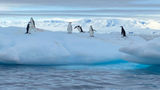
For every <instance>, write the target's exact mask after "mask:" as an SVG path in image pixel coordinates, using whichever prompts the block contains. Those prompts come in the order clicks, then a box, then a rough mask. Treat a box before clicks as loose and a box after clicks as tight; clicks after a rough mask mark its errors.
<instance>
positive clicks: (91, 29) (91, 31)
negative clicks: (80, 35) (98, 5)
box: [89, 25, 96, 37]
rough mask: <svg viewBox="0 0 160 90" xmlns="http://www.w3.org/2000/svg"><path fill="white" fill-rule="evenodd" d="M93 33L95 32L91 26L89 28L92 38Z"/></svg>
mask: <svg viewBox="0 0 160 90" xmlns="http://www.w3.org/2000/svg"><path fill="white" fill-rule="evenodd" d="M94 31H96V30H94V29H93V27H92V25H91V26H90V28H89V33H90V37H94Z"/></svg>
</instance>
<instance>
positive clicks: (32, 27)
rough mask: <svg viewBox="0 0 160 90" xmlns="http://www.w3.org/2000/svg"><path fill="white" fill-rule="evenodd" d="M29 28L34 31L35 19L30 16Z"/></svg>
mask: <svg viewBox="0 0 160 90" xmlns="http://www.w3.org/2000/svg"><path fill="white" fill-rule="evenodd" d="M30 23H31V24H30V29H32V30H34V31H36V25H35V21H34V20H33V18H32V17H31V19H30Z"/></svg>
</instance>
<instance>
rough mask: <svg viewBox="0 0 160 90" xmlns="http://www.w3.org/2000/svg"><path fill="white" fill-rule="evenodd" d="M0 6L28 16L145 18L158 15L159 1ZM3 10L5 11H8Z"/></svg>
mask: <svg viewBox="0 0 160 90" xmlns="http://www.w3.org/2000/svg"><path fill="white" fill-rule="evenodd" d="M0 5H3V6H7V8H11V9H9V10H10V11H15V12H18V11H25V12H29V14H36V13H37V12H41V13H43V14H48V13H46V11H48V12H49V11H50V12H49V13H51V14H49V15H55V14H57V15H59V14H66V15H77V14H78V15H80V16H81V15H89V16H91V15H95V16H96V15H97V14H98V15H99V14H100V15H101V16H108V15H113V16H120V15H121V16H136V15H142V16H143V15H144V16H145V15H159V14H160V1H159V0H154V1H153V0H116V1H113V0H87V1H86V0H0ZM3 10H6V11H7V10H8V9H3ZM0 11H1V9H0ZM32 11H33V12H32ZM55 11H60V12H55ZM2 13H3V12H2ZM86 13H87V14H86ZM14 14H15V15H16V14H17V13H14ZM20 14H23V13H22V12H21V13H20ZM43 14H42V15H43ZM4 15H5V14H4Z"/></svg>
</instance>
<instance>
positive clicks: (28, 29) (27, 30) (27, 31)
mask: <svg viewBox="0 0 160 90" xmlns="http://www.w3.org/2000/svg"><path fill="white" fill-rule="evenodd" d="M30 25H31V22H29V23H28V24H27V27H26V33H25V34H30V32H29V31H30Z"/></svg>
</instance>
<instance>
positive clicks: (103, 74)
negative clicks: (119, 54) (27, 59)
mask: <svg viewBox="0 0 160 90" xmlns="http://www.w3.org/2000/svg"><path fill="white" fill-rule="evenodd" d="M159 89H160V67H159V66H150V65H141V64H136V63H129V62H124V61H122V62H120V63H114V64H97V65H66V66H27V65H0V90H159Z"/></svg>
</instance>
